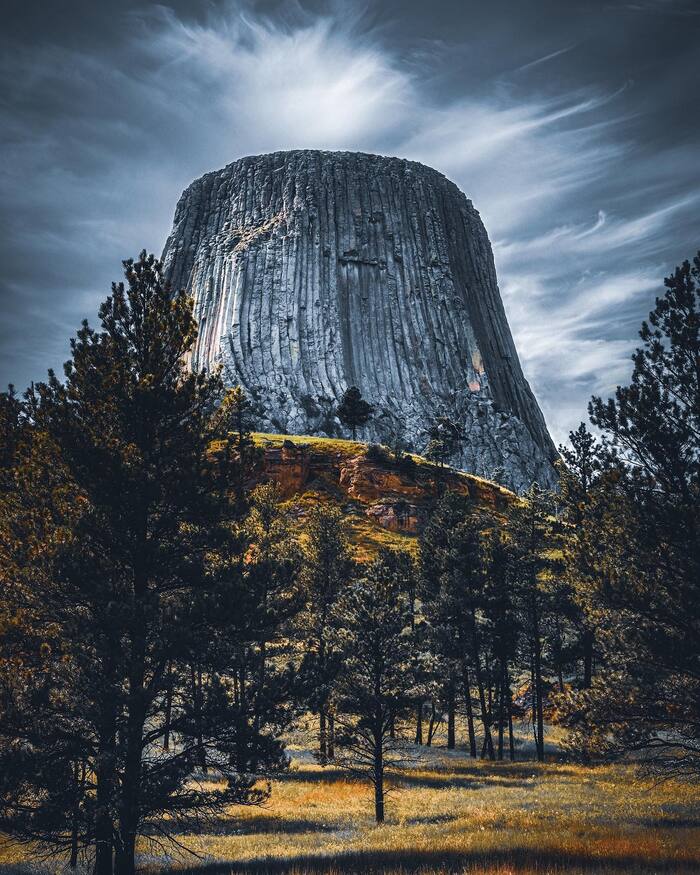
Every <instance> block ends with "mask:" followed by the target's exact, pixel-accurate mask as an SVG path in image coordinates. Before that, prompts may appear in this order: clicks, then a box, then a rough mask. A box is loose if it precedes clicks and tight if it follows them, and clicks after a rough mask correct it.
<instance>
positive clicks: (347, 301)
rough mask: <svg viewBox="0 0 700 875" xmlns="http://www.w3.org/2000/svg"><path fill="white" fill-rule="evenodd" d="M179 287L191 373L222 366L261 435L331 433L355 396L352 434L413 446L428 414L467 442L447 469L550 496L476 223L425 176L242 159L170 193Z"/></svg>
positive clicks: (537, 427) (297, 156) (307, 154)
mask: <svg viewBox="0 0 700 875" xmlns="http://www.w3.org/2000/svg"><path fill="white" fill-rule="evenodd" d="M163 257H164V261H165V266H166V272H167V274H168V276H169V278H170V280H171V282H172V283H173V286H175V287H185V288H187V289H189V290H190V292H191V294H192V295H193V297H194V300H195V307H196V316H197V319H198V321H199V326H200V331H199V339H198V342H197V346H196V349H195V351H194V354H193V366H194V367H197V368H200V367H204V368H212V367H214V366H216V365H219V364H221V365H222V366H223V369H224V376H225V379H226V381H227V382H228V383H230V384H234V383H240V384H242V385H243V386H244V387H245V388H246V389H247V390H248V391H249V392H250V393H251V394H252V395H254V396H255V397H257V398H258V399H259V401H260V402H261V404H262V406H263V407H264V409H265V411H266V417H267V422H266V423H265V424H264V425H266V426H267V427H269V428H270V429H271V430H274V431H280V432H283V433H292V434H307V433H308V434H333V433H341V429H340V425H339V423H338V421H337V419H336V418H335V416H334V408H335V406H336V405H337V402H338V400H339V399H340V397H341V396H342V394H343V392H344V391H345V389H346V388H347V387H348V386H350V385H353V384H354V385H357V386H359V387H360V389H361V390H362V394H363V395H364V396H365V397H366V398H367V399H368V400H369V401H370V402H371V403H373V404H374V405H375V407H376V415H375V417H374V419H373V420H372V421H371V423H370V424H369V425H368V426H367V428H366V429H365V430H364V432H363V435H362V436H363V437H364V438H365V439H366V440H376V441H382V442H387V440H388V439H389V437H390V436H391V435H392V434H394V433H395V432H396V430H397V429H399V430H403V431H404V433H405V436H406V438H407V439H408V440H409V441H410V443H411V444H412V445H413V446H414V447H415V448H416V449H417V450H421V449H423V448H424V447H425V444H426V438H425V433H424V430H425V428H426V426H427V424H428V422H429V421H430V419H431V417H434V416H435V415H438V414H440V413H442V412H444V413H447V414H449V415H450V416H452V417H454V418H455V419H456V420H458V421H459V422H460V423H461V425H462V426H463V428H464V430H465V432H466V435H467V439H466V440H465V442H464V443H463V445H462V447H461V449H460V450H459V451H458V452H457V454H456V455H455V457H454V458H453V459H452V460H451V461H452V463H453V464H454V465H455V466H457V467H460V468H462V469H463V470H466V471H470V472H473V473H476V474H479V475H482V476H486V477H489V476H492V475H493V474H494V472H496V471H497V472H498V478H499V479H500V480H501V482H503V483H504V484H505V485H507V486H510V487H512V488H514V489H517V490H522V489H524V488H526V487H527V486H528V485H529V484H530V483H531V482H532V481H533V480H538V481H539V482H541V483H543V484H550V483H552V482H553V479H554V473H553V469H552V465H551V463H552V460H553V459H554V458H555V451H554V447H553V445H552V442H551V439H550V437H549V434H548V433H547V429H546V426H545V423H544V419H543V417H542V414H541V412H540V410H539V407H538V405H537V402H536V400H535V398H534V396H533V394H532V392H531V390H530V387H529V386H528V384H527V381H526V380H525V378H524V376H523V373H522V370H521V367H520V363H519V361H518V356H517V353H516V351H515V347H514V345H513V339H512V337H511V333H510V330H509V328H508V323H507V321H506V316H505V313H504V310H503V305H502V303H501V298H500V294H499V291H498V285H497V281H496V273H495V268H494V264H493V257H492V253H491V247H490V244H489V241H488V237H487V235H486V231H485V229H484V226H483V224H482V222H481V219H480V218H479V214H478V212H477V211H476V210H475V209H474V207H473V206H472V204H471V202H470V201H469V200H467V198H466V197H465V196H464V194H463V193H462V192H461V191H460V190H459V189H458V188H457V186H456V185H454V184H453V183H452V182H450V181H449V180H448V179H446V178H445V177H444V176H442V175H441V174H440V173H437V172H436V171H435V170H432V169H430V168H428V167H424V166H423V165H421V164H417V163H415V162H411V161H405V160H401V159H398V158H385V157H381V156H377V155H365V154H360V153H348V152H320V151H293V152H276V153H273V154H269V155H260V156H254V157H249V158H243V159H241V160H240V161H235V162H234V163H233V164H230V165H228V166H227V167H225V168H224V169H223V170H220V171H217V172H214V173H208V174H206V175H205V176H203V177H202V178H201V179H198V180H196V181H195V182H193V183H192V185H190V187H189V188H188V189H187V190H186V191H185V192H184V194H183V195H182V197H181V199H180V201H179V203H178V206H177V210H176V213H175V220H174V225H173V230H172V233H171V235H170V237H169V238H168V241H167V243H166V246H165V250H164V253H163Z"/></svg>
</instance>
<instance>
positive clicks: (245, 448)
mask: <svg viewBox="0 0 700 875" xmlns="http://www.w3.org/2000/svg"><path fill="white" fill-rule="evenodd" d="M258 413H259V411H258V409H257V405H256V404H255V403H253V402H252V401H251V400H250V399H249V398H248V397H247V395H246V394H245V392H244V391H243V389H242V388H241V386H234V387H233V388H231V389H227V390H226V391H225V393H224V396H223V399H222V401H221V404H220V405H219V407H218V409H217V411H216V413H215V414H214V416H213V417H212V422H211V432H212V436H213V437H214V438H215V439H217V441H218V454H219V455H220V456H222V457H223V460H224V464H223V466H222V468H221V473H222V476H223V477H224V482H225V484H226V485H227V486H228V485H229V484H233V488H234V495H235V508H236V511H237V513H238V515H239V516H241V515H242V514H243V513H244V512H245V510H246V509H247V492H246V478H247V477H250V474H251V469H252V468H253V466H254V464H255V461H256V457H257V455H258V453H257V451H256V447H255V442H254V440H253V436H252V432H253V430H254V428H255V425H256V422H257V415H258Z"/></svg>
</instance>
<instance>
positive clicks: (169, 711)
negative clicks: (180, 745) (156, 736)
mask: <svg viewBox="0 0 700 875" xmlns="http://www.w3.org/2000/svg"><path fill="white" fill-rule="evenodd" d="M167 672H168V680H167V687H166V689H165V727H164V729H163V750H170V724H171V722H172V717H173V666H172V663H171V662H169V663H168V668H167Z"/></svg>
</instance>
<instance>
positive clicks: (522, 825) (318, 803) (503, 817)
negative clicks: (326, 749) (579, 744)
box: [0, 727, 700, 875]
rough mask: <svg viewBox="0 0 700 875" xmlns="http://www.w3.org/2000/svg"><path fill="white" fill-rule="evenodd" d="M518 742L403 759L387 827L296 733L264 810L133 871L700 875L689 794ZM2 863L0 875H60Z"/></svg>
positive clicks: (698, 824) (695, 795) (161, 852)
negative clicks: (474, 754)
mask: <svg viewBox="0 0 700 875" xmlns="http://www.w3.org/2000/svg"><path fill="white" fill-rule="evenodd" d="M309 728H310V727H309ZM519 736H520V743H519V745H518V755H519V757H520V758H521V759H520V761H517V762H515V763H508V762H505V763H485V762H481V761H477V762H474V761H472V760H470V759H469V757H467V756H465V754H464V751H456V752H448V751H446V750H445V749H444V746H443V745H444V740H443V739H440V738H438V739H437V746H436V747H433V748H431V749H425V748H420V749H419V748H412V751H413V753H414V755H415V761H414V764H413V767H412V768H410V769H408V770H406V771H405V772H404V773H403V774H402V775H400V776H398V777H396V778H394V779H393V781H392V794H391V796H390V798H389V801H388V817H387V822H386V823H385V824H384V825H383V826H381V827H377V826H375V825H374V822H373V819H372V802H371V796H370V792H369V788H368V787H367V786H366V785H364V784H362V783H358V782H356V781H352V780H350V779H348V777H347V776H346V775H345V774H343V773H342V772H340V771H339V770H337V769H334V768H331V767H329V768H325V769H324V768H321V767H320V766H319V765H317V764H316V762H315V761H314V758H313V756H312V755H311V753H310V751H309V744H310V742H311V735H310V732H308V731H304V727H301V728H300V731H299V732H298V733H296V734H295V735H294V736H292V737H291V738H290V742H289V752H290V754H291V756H292V766H291V769H290V771H289V773H288V774H286V775H284V776H281V777H280V778H279V779H278V780H276V781H275V782H274V784H273V788H272V795H271V797H270V799H269V800H268V802H267V803H266V804H265V805H264V806H263V807H260V808H238V809H232V810H231V811H230V812H229V815H228V816H227V817H224V818H222V819H221V820H219V821H218V822H216V823H214V824H210V825H209V826H208V828H207V829H206V831H205V832H204V833H199V832H196V831H192V832H184V833H183V834H181V835H179V836H177V838H178V841H179V842H181V843H182V844H184V845H186V846H188V847H189V848H190V849H191V850H192V851H193V852H194V853H195V854H196V855H197V856H196V857H195V856H192V855H191V854H188V853H185V852H183V851H177V850H176V849H175V848H168V849H164V848H157V847H150V848H149V847H146V846H145V845H144V847H143V848H142V851H143V853H142V856H141V861H140V862H141V866H142V867H143V869H144V870H145V871H147V872H149V873H152V875H155V873H163V872H172V871H174V870H176V871H178V873H179V875H184V873H185V872H192V873H194V872H196V873H197V875H225V873H234V872H236V873H244V872H251V873H253V872H254V873H265V872H270V873H288V875H292V873H294V875H303V873H319V872H323V873H341V872H342V873H344V872H353V873H364V872H390V873H399V872H423V873H426V875H427V873H447V872H455V873H457V872H471V873H488V875H507V873H539V875H544V873H564V872H566V873H588V872H598V873H602V872H611V873H635V875H642V873H643V875H651V873H656V872H679V873H687V872H699V873H700V789H699V788H697V787H692V786H689V785H686V784H681V783H677V782H672V783H662V784H658V783H657V784H655V783H653V782H651V781H650V780H648V779H647V780H645V779H641V778H639V777H638V776H636V775H635V772H634V770H633V769H632V768H631V767H629V766H605V767H597V768H588V767H583V766H580V765H575V764H572V763H567V762H563V761H559V760H558V759H557V754H556V745H555V744H554V742H555V741H556V735H555V734H553V735H551V736H550V754H549V761H548V762H546V763H544V764H537V763H534V762H532V761H528V760H525V759H524V758H525V757H527V756H531V754H532V751H531V749H530V746H529V743H528V742H527V741H526V739H527V730H526V728H523V729H522V731H521V732H520V733H519ZM2 853H4V856H0V859H4V860H5V861H6V862H5V863H4V864H0V872H2V873H10V872H13V873H20V872H22V873H26V872H35V873H39V872H59V871H66V870H65V869H63V867H62V866H61V865H60V864H58V863H53V864H30V863H28V860H27V855H26V852H24V857H22V854H21V853H18V852H13V851H12V850H11V849H9V848H6V849H5V851H4V852H0V854H2ZM22 859H24V860H25V863H24V864H23V863H22V862H21V860H22Z"/></svg>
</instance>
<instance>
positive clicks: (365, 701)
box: [335, 553, 415, 823]
mask: <svg viewBox="0 0 700 875" xmlns="http://www.w3.org/2000/svg"><path fill="white" fill-rule="evenodd" d="M400 568H401V565H400V563H398V562H397V561H395V559H394V557H392V556H391V555H390V554H389V553H385V554H383V555H382V556H380V557H379V558H378V559H376V560H375V561H374V562H372V563H370V564H369V565H368V566H367V567H366V568H365V569H364V573H363V574H362V576H361V577H359V578H358V579H357V580H356V581H355V582H353V583H352V584H350V585H349V586H348V587H347V588H346V590H345V592H344V593H343V595H342V597H341V598H340V599H339V601H338V603H337V604H336V607H335V614H336V621H335V628H336V629H337V630H338V631H337V633H336V634H337V635H338V647H339V649H340V650H341V652H342V657H343V671H342V673H341V674H340V676H339V678H338V693H337V695H338V712H339V713H338V720H339V722H340V724H341V730H342V731H341V732H340V733H339V735H338V745H339V747H340V749H341V754H340V756H339V761H340V763H341V764H342V765H344V766H345V767H346V768H348V769H349V770H350V771H352V772H353V773H355V774H358V775H360V776H362V777H364V778H368V779H369V780H370V781H371V783H372V786H373V788H374V813H375V819H376V821H377V823H382V822H383V821H384V815H385V801H386V786H385V781H386V773H387V771H388V770H390V769H392V768H395V767H397V766H398V765H399V764H400V762H401V760H402V759H403V757H402V756H401V745H400V741H399V740H398V739H397V737H396V734H395V732H394V721H395V719H396V717H397V715H399V714H401V713H402V712H404V711H406V710H407V709H408V708H409V707H410V706H411V704H412V703H413V702H414V701H415V696H414V691H413V690H412V689H411V672H410V665H411V657H412V652H411V651H412V644H411V640H410V635H409V634H408V633H409V630H410V625H411V611H410V605H409V600H408V598H407V596H406V591H405V587H404V586H402V584H401V579H400V574H399V569H400Z"/></svg>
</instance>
